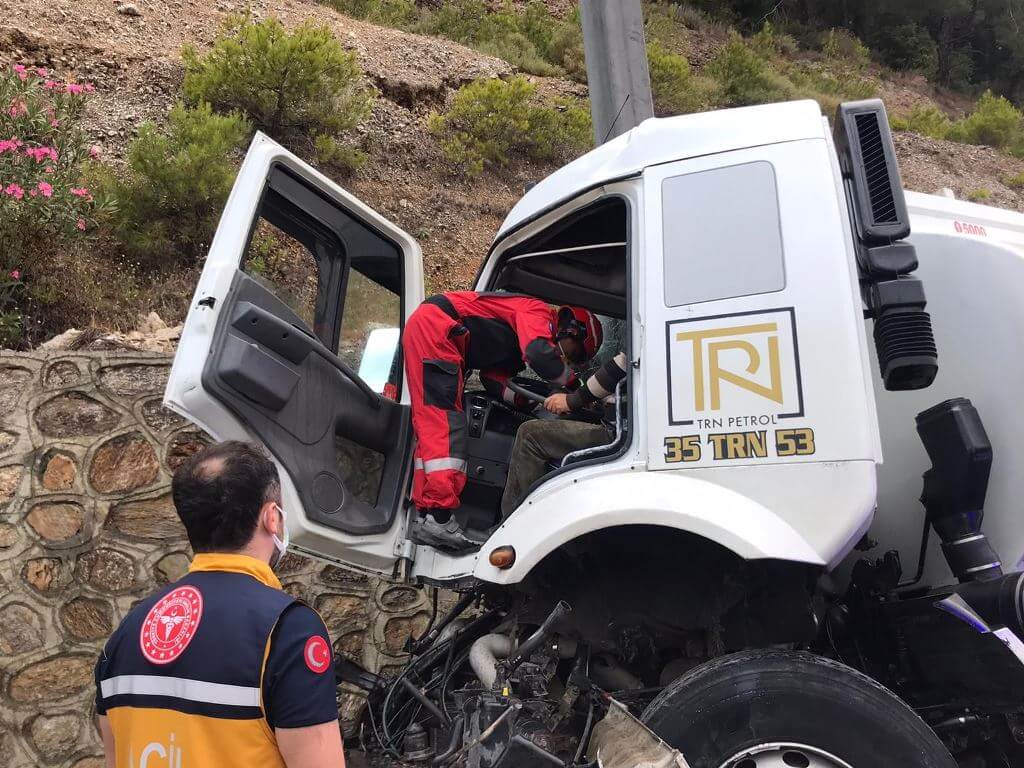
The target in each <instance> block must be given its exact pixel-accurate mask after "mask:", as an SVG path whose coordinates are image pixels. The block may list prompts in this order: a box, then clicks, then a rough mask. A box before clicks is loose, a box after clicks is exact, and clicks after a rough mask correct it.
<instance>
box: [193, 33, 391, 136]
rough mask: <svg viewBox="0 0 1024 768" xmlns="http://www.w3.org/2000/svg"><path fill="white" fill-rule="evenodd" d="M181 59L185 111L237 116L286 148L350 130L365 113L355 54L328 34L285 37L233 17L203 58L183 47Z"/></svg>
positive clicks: (367, 97) (365, 94)
mask: <svg viewBox="0 0 1024 768" xmlns="http://www.w3.org/2000/svg"><path fill="white" fill-rule="evenodd" d="M182 55H183V57H184V59H185V83H184V89H185V97H186V99H187V100H188V101H189V102H190V103H192V104H198V103H200V102H206V103H209V104H211V105H213V107H214V109H217V110H218V111H222V112H233V111H237V112H240V113H242V114H244V115H246V116H247V117H248V118H249V119H250V120H251V121H252V122H253V124H255V126H256V127H257V128H260V129H261V130H264V131H266V132H267V133H269V134H270V135H271V136H273V137H274V138H276V139H278V140H281V141H284V142H286V143H287V142H290V141H293V140H297V139H306V140H309V139H310V137H314V136H316V135H317V134H327V135H334V134H338V133H341V132H344V131H347V130H350V129H351V128H354V127H355V126H356V125H358V124H359V123H360V122H361V121H362V120H363V118H365V117H366V116H367V115H368V114H369V111H370V107H371V103H372V96H371V92H370V90H369V89H368V88H367V87H366V86H365V85H364V84H363V82H362V73H361V71H360V69H359V64H358V63H357V61H356V56H355V54H354V53H351V52H349V51H346V50H345V49H344V48H342V47H341V44H340V43H339V42H338V41H337V40H336V39H335V38H334V35H333V34H332V33H331V31H330V29H328V28H327V27H323V26H314V25H312V24H310V23H306V24H303V25H302V26H301V27H299V28H298V29H296V30H295V31H294V32H288V31H287V30H285V28H284V27H283V26H282V25H281V23H280V22H279V21H277V20H276V19H268V20H267V21H262V22H257V21H253V20H252V19H250V18H246V17H239V16H236V17H233V18H232V19H230V20H229V22H228V23H227V25H226V26H225V29H224V32H223V34H222V35H221V36H220V37H219V38H218V39H217V40H216V41H215V42H214V44H213V48H212V49H211V50H210V51H209V52H208V53H206V54H204V55H202V56H200V55H199V53H197V52H196V50H195V49H194V48H192V47H191V46H186V47H185V48H184V49H183V51H182Z"/></svg>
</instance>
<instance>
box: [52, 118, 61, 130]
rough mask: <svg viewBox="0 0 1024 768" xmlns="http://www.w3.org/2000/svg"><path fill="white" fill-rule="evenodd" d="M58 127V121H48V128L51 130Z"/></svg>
mask: <svg viewBox="0 0 1024 768" xmlns="http://www.w3.org/2000/svg"><path fill="white" fill-rule="evenodd" d="M59 126H60V121H59V120H51V121H50V127H51V128H57V127H59Z"/></svg>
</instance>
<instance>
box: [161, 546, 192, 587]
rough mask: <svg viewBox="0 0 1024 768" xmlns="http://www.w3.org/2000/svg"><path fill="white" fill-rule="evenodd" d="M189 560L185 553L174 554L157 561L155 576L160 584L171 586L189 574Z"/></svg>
mask: <svg viewBox="0 0 1024 768" xmlns="http://www.w3.org/2000/svg"><path fill="white" fill-rule="evenodd" d="M188 564H189V558H188V555H186V554H185V553H184V552H172V553H171V554H169V555H164V556H163V557H161V558H160V559H159V560H157V562H156V565H154V566H153V576H154V578H155V579H156V581H157V583H158V584H170V583H171V582H172V581H177V580H178V579H180V578H181V577H182V576H184V575H185V574H186V573H188Z"/></svg>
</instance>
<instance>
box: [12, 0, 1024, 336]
mask: <svg viewBox="0 0 1024 768" xmlns="http://www.w3.org/2000/svg"><path fill="white" fill-rule="evenodd" d="M549 5H550V6H551V7H552V9H553V12H555V13H556V14H557V15H559V16H563V17H564V16H565V15H566V14H567V13H568V12H569V11H570V10H571V6H572V4H571V3H570V2H567V0H558V2H551V3H549ZM245 10H248V11H249V12H251V13H252V14H253V15H254V16H255V17H257V18H266V17H269V16H274V17H277V18H279V19H280V20H281V21H282V22H283V23H284V24H285V25H286V26H287V27H289V28H294V27H295V26H297V25H299V24H300V23H301V22H303V21H305V20H308V19H312V20H315V21H317V22H320V23H323V24H326V25H328V26H329V27H330V29H331V30H332V31H333V32H334V34H335V35H336V37H337V38H338V39H339V40H341V41H342V43H343V44H344V46H345V47H347V48H349V49H351V50H353V51H355V52H356V53H357V55H358V60H359V63H360V65H361V66H362V68H363V71H364V72H365V75H366V77H367V78H368V79H369V80H370V82H371V83H372V84H373V85H374V86H375V87H376V89H377V90H378V91H379V94H380V98H378V99H377V100H376V101H375V105H374V108H373V112H372V115H371V116H370V117H369V118H368V119H367V120H366V121H364V123H363V124H362V125H361V126H360V128H359V129H358V132H359V134H360V136H361V143H362V146H363V148H364V150H365V151H366V152H367V154H368V158H369V159H368V162H367V163H366V165H365V166H364V167H363V168H361V169H360V170H359V171H358V172H357V173H356V174H355V175H354V176H353V177H351V178H347V179H345V180H343V181H342V183H343V184H344V185H345V186H346V187H347V188H348V189H350V190H351V191H352V192H354V193H355V194H356V195H358V196H359V197H361V198H362V199H364V200H365V201H366V202H367V203H369V204H370V205H372V206H373V207H374V208H376V209H378V210H379V211H381V212H382V213H384V214H385V215H387V216H389V217H390V218H392V219H393V220H394V221H395V222H397V223H398V224H399V225H400V226H401V227H403V228H404V229H406V230H407V231H408V232H410V233H411V234H413V235H414V236H415V237H416V238H417V239H419V240H420V242H421V244H422V246H423V250H424V255H425V262H426V275H427V281H428V288H429V289H431V290H441V289H450V288H458V287H466V286H467V285H468V284H469V283H470V281H471V280H472V277H473V275H474V274H475V271H476V268H477V266H478V264H479V262H480V259H481V257H482V256H483V255H484V254H485V252H486V249H487V247H488V244H489V242H490V240H491V239H492V237H493V235H494V233H495V231H496V229H497V227H498V225H499V224H500V222H501V220H502V218H503V217H504V214H505V212H506V211H507V210H508V209H509V208H510V207H511V205H512V204H513V203H514V202H515V201H516V199H517V198H518V197H519V196H520V194H521V192H522V190H523V188H524V186H525V185H526V184H528V183H529V182H531V181H536V180H538V179H539V178H542V177H543V176H544V175H546V174H547V173H550V172H551V171H552V170H553V169H554V167H555V165H554V164H551V163H547V164H544V163H534V164H530V165H515V164H513V165H512V166H511V167H509V168H507V169H503V170H502V171H501V172H493V171H487V172H485V173H484V174H482V175H480V176H479V177H477V178H475V179H472V180H470V179H467V178H465V177H463V176H459V175H456V174H455V173H454V172H453V170H452V168H451V165H450V163H448V162H447V161H446V160H445V158H444V157H443V156H442V154H441V151H440V149H439V147H438V144H437V142H436V141H435V140H433V138H432V137H430V136H429V134H428V132H427V127H426V121H427V117H428V115H429V113H430V112H431V111H432V110H435V109H440V108H443V107H444V105H445V104H446V102H449V101H450V98H451V95H452V93H453V92H454V90H455V89H457V88H458V87H459V86H461V85H463V84H466V83H468V82H471V81H473V80H475V79H477V78H487V77H494V76H499V77H507V76H509V75H511V74H512V73H513V67H512V66H511V65H509V64H508V63H506V62H505V61H502V60H500V59H497V58H494V57H491V56H486V55H483V54H481V53H479V52H478V51H475V50H473V49H470V48H467V47H465V46H462V45H460V44H457V43H454V42H451V41H449V40H446V39H442V38H435V37H426V36H422V35H416V34H410V33H407V32H403V31H400V30H397V29H392V28H388V27H382V26H376V25H373V24H369V23H365V22H361V21H358V20H355V19H351V18H348V17H347V16H344V15H342V14H341V13H338V12H336V11H334V10H332V9H330V8H328V7H325V6H324V5H322V4H320V3H317V2H313V0H274V1H271V0H252V1H251V2H244V3H243V2H238V1H237V0H216V1H215V2H213V3H210V2H205V1H204V0H134V1H133V2H124V3H120V2H117V1H116V0H17V2H15V1H14V0H0V19H3V22H2V23H0V65H8V64H14V63H25V64H30V65H35V66H44V67H47V68H49V69H51V70H53V71H54V73H56V74H57V75H59V76H60V77H64V76H74V77H76V78H79V79H81V80H88V81H90V82H93V83H95V86H96V89H97V91H96V95H95V97H94V98H93V99H92V101H91V102H90V104H89V107H88V112H87V116H86V125H87V128H88V130H89V132H90V134H91V135H92V137H93V139H94V140H95V141H96V142H97V143H98V144H99V145H100V146H101V147H102V148H103V152H104V155H105V157H106V159H108V160H110V161H112V162H114V163H115V164H117V163H119V162H121V160H122V158H123V155H124V152H125V148H126V146H127V144H128V142H129V141H130V140H131V138H132V137H133V135H134V133H135V130H136V128H137V126H138V125H139V124H140V123H141V122H142V121H144V120H155V121H157V122H159V121H161V120H163V119H164V118H165V115H166V113H167V110H168V108H169V107H170V105H171V104H172V102H173V101H174V100H175V99H176V98H177V97H178V96H177V94H178V92H179V88H180V84H181V80H182V76H183V64H182V60H181V55H180V50H181V47H182V45H183V44H185V43H192V44H193V45H195V46H197V47H198V48H200V49H203V48H204V47H207V46H208V45H209V44H210V43H211V41H212V40H213V39H214V37H215V36H216V34H217V32H218V29H219V28H220V26H221V24H222V22H223V21H224V19H225V18H226V17H227V16H228V15H229V14H231V13H237V12H241V11H245ZM728 40H729V35H728V30H727V29H725V28H715V29H712V30H706V31H705V32H698V31H695V30H690V29H683V28H682V27H680V33H679V39H678V47H679V49H680V50H679V52H680V53H683V54H685V55H686V56H687V58H688V59H689V60H690V63H691V65H692V66H693V68H694V71H695V72H697V73H699V72H700V71H701V69H702V68H703V67H704V66H706V65H707V63H708V62H709V61H710V60H711V59H713V57H714V56H715V54H716V53H717V52H718V51H719V50H720V49H721V48H722V46H723V45H725V44H726V43H727V41H728ZM876 78H877V81H878V91H879V92H880V94H881V95H882V96H883V97H884V98H885V99H886V100H887V102H888V103H889V104H890V105H891V108H892V109H895V110H897V111H900V112H902V111H906V110H908V109H911V108H913V107H915V106H921V105H927V104H932V103H938V104H939V105H940V106H942V107H943V108H944V109H945V110H947V111H949V112H951V113H953V114H956V113H958V112H962V111H964V110H966V109H967V108H969V106H970V100H968V99H964V98H962V97H960V98H958V97H956V96H955V95H952V94H949V93H942V92H939V91H937V90H936V89H934V88H932V87H931V86H929V85H928V84H927V83H926V82H925V81H924V80H923V79H922V78H920V77H917V78H914V77H890V76H888V75H878V74H876ZM529 79H530V80H531V81H532V82H534V83H536V84H538V86H539V89H540V91H541V92H542V93H544V94H548V95H574V96H580V97H582V96H585V94H586V87H585V86H584V85H580V84H578V83H576V82H573V81H570V80H567V79H559V78H540V77H535V76H530V78H529ZM897 146H898V150H899V153H900V159H901V162H902V167H903V172H904V180H905V183H906V185H907V186H908V187H909V188H911V189H915V190H920V191H924V192H934V191H935V190H937V189H938V188H940V187H950V188H952V189H953V190H955V191H956V192H957V194H958V196H968V195H971V194H978V190H986V191H987V192H988V193H989V197H988V198H987V200H988V201H989V202H991V203H992V204H995V205H1000V206H1005V207H1010V208H1015V209H1017V210H1021V211H1024V195H1022V194H1021V193H1020V192H1019V191H1018V190H1015V189H1013V188H1010V187H1008V186H1006V185H1005V184H1004V183H1003V179H1005V178H1006V177H1008V176H1011V175H1016V174H1019V173H1021V172H1022V171H1024V162H1022V161H1019V160H1016V159H1014V158H1011V157H1010V156H1008V155H1006V154H1003V153H1000V152H998V151H996V150H994V149H989V148H987V147H980V146H970V145H965V144H959V143H954V142H949V141H942V140H938V139H931V138H926V137H922V136H917V135H914V134H911V133H901V134H898V135H897ZM194 278H195V275H194V274H193V273H191V272H188V273H186V274H182V275H180V279H178V280H177V281H176V282H174V283H169V284H168V286H167V288H166V291H163V292H162V293H163V294H164V295H161V296H160V297H159V298H153V299H152V301H151V306H150V305H146V306H140V307H139V309H140V310H141V311H143V312H145V311H148V310H150V309H157V310H158V311H159V312H160V313H161V315H163V316H164V319H166V320H168V321H169V322H176V321H178V320H180V316H179V315H180V313H181V312H182V311H183V310H184V308H185V302H186V301H187V296H188V293H189V290H190V286H191V284H192V282H193V281H194ZM108 322H109V321H108ZM100 324H103V323H102V322H101V323H100Z"/></svg>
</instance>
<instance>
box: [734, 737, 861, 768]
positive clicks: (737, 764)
mask: <svg viewBox="0 0 1024 768" xmlns="http://www.w3.org/2000/svg"><path fill="white" fill-rule="evenodd" d="M720 768H853V766H851V765H850V764H849V763H847V762H846V761H845V760H840V759H839V758H838V757H836V756H835V755H831V754H829V753H828V752H826V751H825V750H823V749H818V748H817V747H809V746H807V745H806V744H792V743H789V742H778V743H774V744H758V745H757V746H756V747H747V748H746V749H744V750H743V751H742V752H737V753H736V754H735V755H733V756H732V757H730V758H729V759H728V760H726V761H725V762H724V763H722V765H721V766H720Z"/></svg>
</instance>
